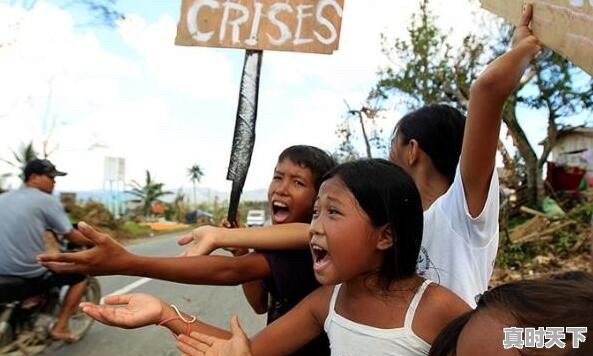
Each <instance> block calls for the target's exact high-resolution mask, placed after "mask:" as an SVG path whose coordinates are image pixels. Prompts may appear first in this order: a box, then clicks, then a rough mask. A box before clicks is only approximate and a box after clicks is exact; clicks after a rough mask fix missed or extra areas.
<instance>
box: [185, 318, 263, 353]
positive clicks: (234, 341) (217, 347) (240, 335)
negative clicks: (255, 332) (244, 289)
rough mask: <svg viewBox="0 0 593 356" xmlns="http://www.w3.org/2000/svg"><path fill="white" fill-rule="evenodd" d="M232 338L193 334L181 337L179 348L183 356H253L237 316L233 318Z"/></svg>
mask: <svg viewBox="0 0 593 356" xmlns="http://www.w3.org/2000/svg"><path fill="white" fill-rule="evenodd" d="M231 333H232V334H233V335H232V337H231V338H230V339H228V340H226V339H220V338H217V337H214V336H209V335H205V334H201V333H198V332H192V333H191V334H190V336H186V335H183V334H181V335H179V336H178V338H177V340H178V341H177V348H178V349H179V351H181V353H182V354H183V355H190V356H194V355H198V356H202V355H205V356H251V349H250V346H249V339H248V338H247V335H245V332H244V331H243V329H241V326H240V325H239V320H238V319H237V316H236V315H234V316H233V317H232V318H231Z"/></svg>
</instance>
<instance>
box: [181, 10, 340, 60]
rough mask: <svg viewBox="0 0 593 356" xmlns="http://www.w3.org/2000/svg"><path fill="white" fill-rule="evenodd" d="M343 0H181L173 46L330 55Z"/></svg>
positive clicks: (336, 33) (338, 30)
mask: <svg viewBox="0 0 593 356" xmlns="http://www.w3.org/2000/svg"><path fill="white" fill-rule="evenodd" d="M343 8H344V0H183V2H182V4H181V17H180V20H179V24H178V25H177V37H176V38H175V44H177V45H183V46H208V47H230V48H245V49H259V50H264V49H265V50H279V51H296V52H315V53H328V54H329V53H332V52H333V51H334V50H336V49H337V48H338V43H339V40H340V29H341V25H342V12H343Z"/></svg>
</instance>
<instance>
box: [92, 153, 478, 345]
mask: <svg viewBox="0 0 593 356" xmlns="http://www.w3.org/2000/svg"><path fill="white" fill-rule="evenodd" d="M309 238H310V250H311V254H312V256H313V261H312V263H313V269H314V271H315V277H316V278H317V280H318V281H319V282H320V283H321V284H323V285H324V286H323V287H321V288H319V289H317V290H316V291H314V292H313V293H311V294H310V295H309V296H307V297H306V298H305V299H303V301H301V302H300V303H299V304H298V305H297V306H296V307H294V308H293V309H292V310H290V311H289V312H288V313H287V314H286V315H284V316H282V317H281V318H279V319H278V320H276V321H275V322H273V323H272V324H270V325H268V326H267V327H266V328H265V329H264V330H262V331H261V332H260V333H259V334H258V335H256V336H255V337H254V338H253V340H251V349H252V353H253V355H256V356H259V355H286V354H291V353H292V352H294V351H295V350H297V349H299V348H300V347H301V346H302V345H304V344H306V343H307V342H309V341H310V340H312V339H313V338H315V337H317V336H318V335H319V334H321V333H322V332H323V331H325V333H326V334H327V336H328V337H329V340H330V345H331V350H332V355H383V354H394V355H403V356H406V355H426V354H427V353H428V351H429V349H430V344H431V343H432V341H433V340H434V338H435V337H436V335H437V334H438V333H439V331H440V330H441V329H442V328H443V327H444V326H445V325H447V324H448V323H449V322H450V321H451V320H453V319H455V318H456V317H458V316H459V315H461V314H462V313H464V312H466V311H467V310H469V307H468V306H467V304H466V303H464V302H463V301H462V300H461V299H460V298H459V297H457V296H456V295H455V294H453V293H452V292H451V291H449V290H447V289H446V288H443V287H441V286H438V285H436V284H434V283H432V282H431V281H429V280H425V279H424V278H421V277H419V276H418V275H417V274H416V260H417V258H418V253H419V252H420V243H421V239H422V205H421V200H420V195H419V193H418V189H417V188H416V185H415V184H414V182H413V180H412V179H411V178H410V177H409V176H408V175H407V174H406V173H405V172H404V170H403V169H401V168H400V167H398V166H396V165H394V164H393V163H390V162H388V161H386V160H380V159H375V160H362V161H355V162H348V163H344V164H342V165H340V166H338V167H336V168H335V169H334V170H332V171H331V172H330V173H328V174H327V175H326V176H325V177H324V180H323V183H322V185H321V187H320V189H319V193H318V195H317V199H316V200H315V207H314V213H313V219H312V220H311V225H310V230H309ZM105 302H106V303H107V305H104V306H99V305H94V304H89V303H83V304H81V306H82V309H83V311H84V312H85V313H87V314H88V315H90V316H91V317H93V318H95V319H96V320H99V321H101V322H103V323H105V324H108V325H115V326H120V327H125V328H135V327H141V326H146V325H151V324H159V325H164V326H166V327H168V328H169V329H170V330H172V331H173V332H174V333H176V334H182V333H183V334H186V335H187V334H189V333H190V332H191V331H198V332H201V333H204V334H208V335H212V336H215V337H222V338H227V339H229V338H231V334H230V333H229V332H228V331H225V330H222V329H218V328H215V327H212V326H210V325H208V324H205V323H202V322H200V321H197V320H195V318H194V317H192V316H189V315H185V314H182V313H180V312H178V311H177V310H176V307H175V306H169V305H167V304H165V303H164V302H162V301H161V300H159V299H158V298H155V297H152V296H149V295H145V294H129V295H123V296H114V297H110V298H107V299H106V300H105ZM116 305H119V306H116ZM234 329H236V325H235V328H234ZM181 340H183V339H180V341H181ZM236 340H238V341H240V338H239V339H236ZM242 344H243V346H244V345H245V342H242Z"/></svg>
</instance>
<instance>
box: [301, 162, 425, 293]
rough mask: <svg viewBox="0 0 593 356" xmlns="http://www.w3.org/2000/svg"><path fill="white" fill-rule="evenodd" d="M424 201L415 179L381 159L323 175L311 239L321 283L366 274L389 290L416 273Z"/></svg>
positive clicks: (346, 166)
mask: <svg viewBox="0 0 593 356" xmlns="http://www.w3.org/2000/svg"><path fill="white" fill-rule="evenodd" d="M422 224H423V215H422V204H421V201H420V194H419V193H418V189H417V188H416V185H415V184H414V181H413V180H412V178H411V177H410V176H409V175H408V174H406V172H404V170H403V169H402V168H400V167H398V166H396V165H395V164H393V163H391V162H388V161H386V160H382V159H370V160H360V161H354V162H347V163H344V164H341V165H339V166H337V167H336V168H334V169H333V170H331V171H330V172H329V173H328V174H327V175H326V176H325V177H324V179H323V183H322V185H321V187H320V189H319V193H318V195H317V199H316V200H315V208H314V213H313V219H312V220H311V227H310V238H311V242H310V243H311V251H312V254H313V262H314V263H313V268H314V271H315V275H316V277H317V279H318V280H319V282H321V283H322V284H335V283H339V282H342V281H348V280H350V279H353V278H355V277H357V276H361V275H369V276H370V275H374V276H376V277H378V281H379V282H380V286H381V287H382V288H384V289H388V288H389V287H390V286H391V283H392V282H393V281H394V280H399V279H404V278H407V277H411V276H413V275H414V274H415V272H416V261H417V259H418V253H419V251H420V243H421V241H422Z"/></svg>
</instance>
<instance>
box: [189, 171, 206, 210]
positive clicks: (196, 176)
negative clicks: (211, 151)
mask: <svg viewBox="0 0 593 356" xmlns="http://www.w3.org/2000/svg"><path fill="white" fill-rule="evenodd" d="M187 173H188V176H189V180H190V181H191V183H192V186H193V188H194V204H195V203H196V202H197V197H196V184H198V183H200V181H201V180H202V177H203V176H204V172H203V171H202V168H201V167H200V166H199V165H198V164H194V165H193V166H191V167H189V168H188V170H187Z"/></svg>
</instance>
